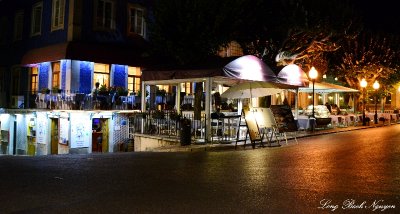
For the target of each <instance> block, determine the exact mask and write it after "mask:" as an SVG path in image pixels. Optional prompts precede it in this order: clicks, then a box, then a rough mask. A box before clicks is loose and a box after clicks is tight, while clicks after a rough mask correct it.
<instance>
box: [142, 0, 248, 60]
mask: <svg viewBox="0 0 400 214" xmlns="http://www.w3.org/2000/svg"><path fill="white" fill-rule="evenodd" d="M244 1H245V0H218V1H215V0H156V1H155V4H154V18H153V20H152V21H151V22H150V23H149V30H150V42H151V43H152V45H153V54H155V55H158V56H162V57H167V58H169V59H171V60H172V61H173V63H175V64H177V65H195V64H199V63H204V62H205V61H206V60H205V59H207V58H208V57H210V56H214V55H215V53H216V52H217V50H218V49H219V48H220V47H221V46H223V45H225V44H227V43H228V42H230V41H231V40H232V36H233V34H232V32H233V29H234V28H235V26H236V25H237V21H235V20H237V19H235V17H236V16H237V14H240V5H241V4H242V3H243V2H244Z"/></svg>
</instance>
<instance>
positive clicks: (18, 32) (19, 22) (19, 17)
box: [14, 11, 24, 41]
mask: <svg viewBox="0 0 400 214" xmlns="http://www.w3.org/2000/svg"><path fill="white" fill-rule="evenodd" d="M23 28H24V11H18V12H17V13H16V14H15V17H14V41H17V40H21V39H22V30H23Z"/></svg>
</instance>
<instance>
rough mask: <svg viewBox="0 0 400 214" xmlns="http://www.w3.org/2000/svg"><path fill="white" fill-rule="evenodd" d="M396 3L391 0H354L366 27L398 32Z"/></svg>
mask: <svg viewBox="0 0 400 214" xmlns="http://www.w3.org/2000/svg"><path fill="white" fill-rule="evenodd" d="M398 4H399V3H396V1H393V0H380V1H371V0H369V1H365V0H356V7H357V8H360V11H361V13H362V15H363V17H364V22H365V25H366V27H368V28H371V29H373V30H378V31H387V32H390V33H397V34H399V33H400V9H399V7H398V6H397V5H398Z"/></svg>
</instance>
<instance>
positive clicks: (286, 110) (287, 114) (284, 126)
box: [270, 105, 297, 132]
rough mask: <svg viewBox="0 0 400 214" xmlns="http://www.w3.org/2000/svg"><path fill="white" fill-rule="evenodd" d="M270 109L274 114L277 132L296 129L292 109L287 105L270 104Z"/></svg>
mask: <svg viewBox="0 0 400 214" xmlns="http://www.w3.org/2000/svg"><path fill="white" fill-rule="evenodd" d="M270 109H271V111H272V113H273V115H274V118H275V121H276V125H277V126H278V129H279V132H295V131H297V122H296V121H295V120H294V117H293V114H292V109H291V108H290V106H288V105H271V106H270Z"/></svg>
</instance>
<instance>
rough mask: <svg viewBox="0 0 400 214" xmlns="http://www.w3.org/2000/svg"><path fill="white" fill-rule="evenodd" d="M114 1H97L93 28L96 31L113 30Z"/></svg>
mask: <svg viewBox="0 0 400 214" xmlns="http://www.w3.org/2000/svg"><path fill="white" fill-rule="evenodd" d="M114 10H115V9H114V1H112V0H97V1H96V10H95V27H96V28H97V29H103V30H110V29H114V27H115V24H114V20H115V12H114Z"/></svg>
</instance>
